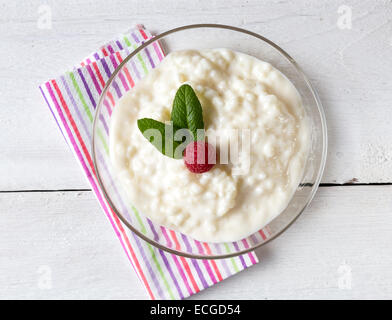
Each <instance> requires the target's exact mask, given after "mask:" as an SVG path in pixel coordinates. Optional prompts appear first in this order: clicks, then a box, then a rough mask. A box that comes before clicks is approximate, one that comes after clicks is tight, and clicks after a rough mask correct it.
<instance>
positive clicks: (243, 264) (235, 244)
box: [233, 242, 247, 268]
mask: <svg viewBox="0 0 392 320" xmlns="http://www.w3.org/2000/svg"><path fill="white" fill-rule="evenodd" d="M233 245H234V248H235V250H236V251H237V252H238V251H240V248H239V247H238V244H237V243H236V242H233ZM239 258H240V261H241V263H242V266H243V267H244V268H247V265H246V263H245V260H244V257H243V256H242V255H241V256H239Z"/></svg>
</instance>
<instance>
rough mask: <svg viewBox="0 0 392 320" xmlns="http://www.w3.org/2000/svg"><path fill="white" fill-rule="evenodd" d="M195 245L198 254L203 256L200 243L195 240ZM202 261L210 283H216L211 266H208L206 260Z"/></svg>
mask: <svg viewBox="0 0 392 320" xmlns="http://www.w3.org/2000/svg"><path fill="white" fill-rule="evenodd" d="M195 243H196V247H197V249H198V250H199V253H200V254H204V250H203V248H202V246H201V244H200V242H199V241H197V240H195ZM202 261H203V264H204V267H205V268H206V270H207V273H208V275H209V276H210V278H211V280H212V282H213V283H214V284H215V283H217V281H216V278H215V275H214V272H213V271H212V269H211V266H210V264H209V261H208V260H202Z"/></svg>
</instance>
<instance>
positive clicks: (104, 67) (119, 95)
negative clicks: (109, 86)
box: [99, 59, 122, 98]
mask: <svg viewBox="0 0 392 320" xmlns="http://www.w3.org/2000/svg"><path fill="white" fill-rule="evenodd" d="M99 61H100V62H101V64H102V66H103V69H104V70H105V73H106V76H107V77H108V78H110V76H111V74H112V73H111V71H110V69H109V66H108V65H107V63H106V61H105V59H101V60H99ZM112 83H113V87H114V90H116V93H117V96H118V97H119V98H120V97H121V96H122V94H121V91H120V88H119V87H118V84H117V83H116V81H114V80H113V82H112Z"/></svg>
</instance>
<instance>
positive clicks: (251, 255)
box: [242, 239, 256, 264]
mask: <svg viewBox="0 0 392 320" xmlns="http://www.w3.org/2000/svg"><path fill="white" fill-rule="evenodd" d="M242 243H243V244H244V246H245V248H246V249H248V248H249V244H248V241H246V239H243V240H242ZM248 256H249V259H250V261H251V262H252V264H256V260H255V257H254V256H253V252H249V253H248Z"/></svg>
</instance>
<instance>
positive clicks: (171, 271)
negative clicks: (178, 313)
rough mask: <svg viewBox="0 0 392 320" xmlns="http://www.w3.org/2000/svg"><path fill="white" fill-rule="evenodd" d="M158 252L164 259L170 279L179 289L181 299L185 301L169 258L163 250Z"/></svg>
mask: <svg viewBox="0 0 392 320" xmlns="http://www.w3.org/2000/svg"><path fill="white" fill-rule="evenodd" d="M158 251H159V254H160V255H161V257H162V260H163V263H164V264H165V266H166V269H167V271H169V274H170V277H171V278H172V280H173V282H174V285H175V287H176V289H177V292H178V294H179V295H180V297H181V299H184V294H183V293H182V291H181V288H180V286H179V285H178V281H177V279H176V277H175V275H174V273H173V270H172V268H171V266H170V263H169V261H168V260H167V258H166V256H165V253H164V252H163V251H162V250H161V249H159V250H158Z"/></svg>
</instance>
